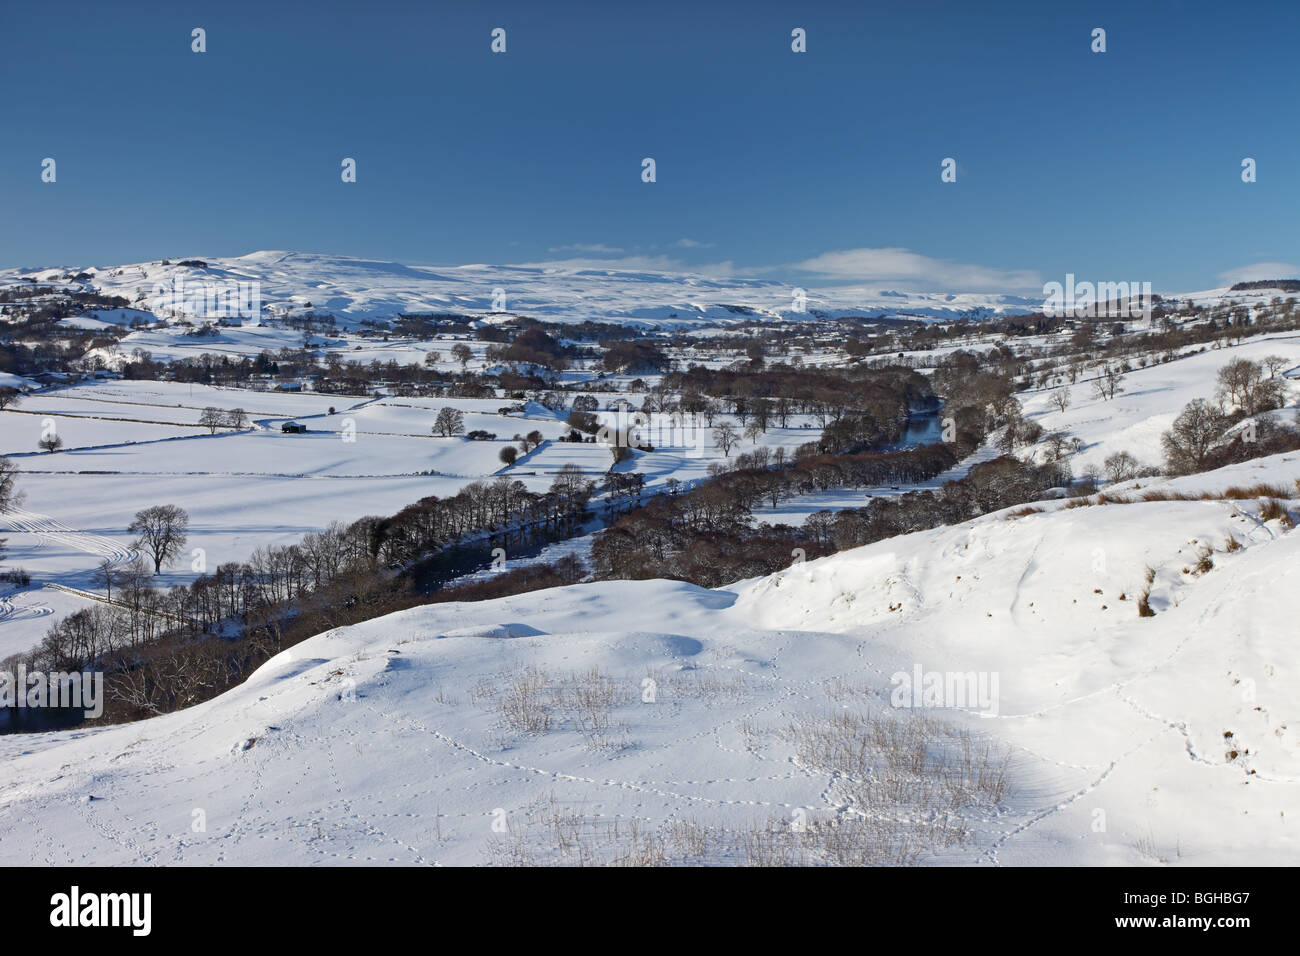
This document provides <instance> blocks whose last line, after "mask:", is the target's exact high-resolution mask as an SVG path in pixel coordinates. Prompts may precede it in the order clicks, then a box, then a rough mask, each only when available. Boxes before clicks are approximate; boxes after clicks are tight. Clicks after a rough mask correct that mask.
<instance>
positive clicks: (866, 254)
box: [789, 248, 1043, 292]
mask: <svg viewBox="0 0 1300 956" xmlns="http://www.w3.org/2000/svg"><path fill="white" fill-rule="evenodd" d="M789 268H791V269H793V270H795V271H797V272H804V273H808V274H810V275H813V276H817V277H819V278H823V279H832V280H836V281H841V282H849V281H857V282H894V283H900V284H902V285H905V286H907V287H910V288H912V289H914V290H917V291H932V290H953V291H963V292H982V291H988V292H1012V291H1023V290H1029V289H1037V290H1041V289H1042V286H1043V279H1042V276H1041V275H1040V274H1039V273H1038V272H1035V271H1033V270H1030V269H995V268H991V267H989V266H980V265H972V264H970V263H965V262H954V261H952V260H950V259H935V258H933V257H931V256H926V255H922V254H921V253H919V252H913V251H912V250H910V249H901V248H881V249H870V248H868V249H840V250H836V251H833V252H823V253H822V254H821V255H819V256H814V257H813V258H811V259H805V260H803V261H802V262H796V263H793V264H792V265H791V266H790V267H789Z"/></svg>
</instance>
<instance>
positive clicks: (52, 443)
mask: <svg viewBox="0 0 1300 956" xmlns="http://www.w3.org/2000/svg"><path fill="white" fill-rule="evenodd" d="M36 445H37V447H39V448H41V449H43V450H44V451H48V452H49V453H50V454H51V455H52V454H54V453H55V452H56V451H58V450H59V449H60V448H62V447H63V439H62V438H60V437H59V436H58V435H45V436H42V438H41V440H40V441H38V442H37V443H36Z"/></svg>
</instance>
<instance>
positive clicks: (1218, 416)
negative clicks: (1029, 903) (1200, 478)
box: [1160, 398, 1228, 474]
mask: <svg viewBox="0 0 1300 956" xmlns="http://www.w3.org/2000/svg"><path fill="white" fill-rule="evenodd" d="M1227 427H1228V419H1227V417H1226V416H1224V414H1223V413H1222V412H1220V411H1219V410H1218V409H1217V408H1215V407H1214V406H1213V405H1212V404H1210V403H1209V402H1207V401H1206V400H1205V399H1203V398H1197V399H1193V400H1192V401H1190V402H1188V403H1187V405H1186V406H1185V407H1184V408H1183V410H1182V411H1181V412H1180V413H1179V414H1178V417H1177V418H1175V419H1174V424H1173V427H1172V428H1171V429H1170V430H1169V431H1167V432H1165V433H1164V435H1162V436H1161V438H1160V444H1161V446H1162V447H1163V448H1164V451H1165V458H1166V460H1167V461H1168V464H1169V468H1170V470H1171V471H1173V472H1175V473H1182V474H1187V473H1190V472H1195V471H1200V470H1202V468H1203V467H1204V465H1205V459H1206V458H1207V457H1208V456H1209V453H1210V449H1211V448H1212V447H1213V446H1214V443H1215V441H1217V440H1218V438H1219V436H1220V435H1222V434H1223V432H1224V430H1225V429H1226V428H1227Z"/></svg>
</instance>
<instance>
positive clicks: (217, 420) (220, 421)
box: [199, 405, 226, 435]
mask: <svg viewBox="0 0 1300 956" xmlns="http://www.w3.org/2000/svg"><path fill="white" fill-rule="evenodd" d="M225 423H226V416H225V415H224V414H223V413H222V411H221V409H219V408H213V407H212V406H211V405H209V406H208V407H207V408H205V409H203V411H202V412H200V413H199V424H200V425H202V426H204V427H205V428H206V429H207V430H208V434H209V435H215V434H216V432H217V429H218V428H220V427H221V426H222V425H224V424H225Z"/></svg>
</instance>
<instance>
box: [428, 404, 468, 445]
mask: <svg viewBox="0 0 1300 956" xmlns="http://www.w3.org/2000/svg"><path fill="white" fill-rule="evenodd" d="M464 430H465V413H464V412H462V411H461V410H460V409H458V408H452V407H451V406H450V405H447V406H445V407H444V408H443V409H442V411H440V412H438V417H437V419H436V420H435V421H434V423H433V433H434V434H435V435H441V436H442V437H443V438H450V437H451V436H452V435H459V434H460V433H461V432H463V431H464Z"/></svg>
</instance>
